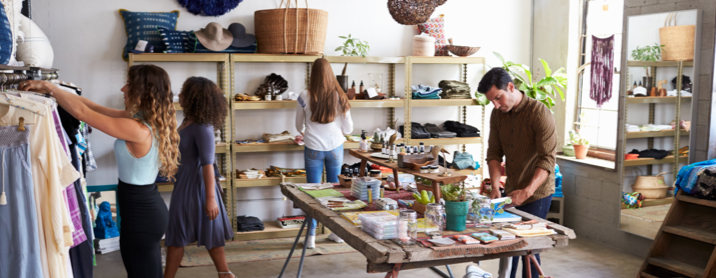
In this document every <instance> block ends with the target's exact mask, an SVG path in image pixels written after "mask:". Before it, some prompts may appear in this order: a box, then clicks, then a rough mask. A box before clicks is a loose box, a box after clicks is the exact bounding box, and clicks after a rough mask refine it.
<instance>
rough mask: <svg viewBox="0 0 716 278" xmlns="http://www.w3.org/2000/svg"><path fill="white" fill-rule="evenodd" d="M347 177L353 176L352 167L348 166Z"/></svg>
mask: <svg viewBox="0 0 716 278" xmlns="http://www.w3.org/2000/svg"><path fill="white" fill-rule="evenodd" d="M348 177H349V178H352V177H353V169H352V168H348Z"/></svg>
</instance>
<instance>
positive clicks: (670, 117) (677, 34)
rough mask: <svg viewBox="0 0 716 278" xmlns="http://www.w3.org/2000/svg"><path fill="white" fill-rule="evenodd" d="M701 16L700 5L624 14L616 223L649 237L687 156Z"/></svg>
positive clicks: (664, 211) (663, 213)
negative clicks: (673, 10)
mask: <svg viewBox="0 0 716 278" xmlns="http://www.w3.org/2000/svg"><path fill="white" fill-rule="evenodd" d="M700 22H701V13H700V11H699V10H687V11H678V13H659V14H648V15H639V16H630V17H629V18H628V20H627V22H626V23H627V33H626V34H625V39H626V49H624V51H622V62H623V63H626V64H625V66H624V67H623V72H622V73H623V74H624V78H625V80H626V81H625V82H623V83H621V84H622V85H621V88H620V94H621V96H624V95H626V98H625V100H624V101H623V102H622V103H620V105H623V106H622V108H623V109H621V110H620V115H619V116H620V118H623V119H624V123H625V127H624V128H623V129H619V130H624V134H622V136H621V137H620V138H622V140H623V141H622V146H624V154H625V156H624V157H618V158H617V159H619V160H621V161H622V166H623V169H621V173H622V196H621V198H620V199H625V200H623V201H621V202H620V204H621V207H620V213H621V215H620V228H621V229H622V230H623V231H626V232H629V233H632V234H636V235H639V236H642V237H646V238H650V239H653V238H654V237H656V234H657V232H658V231H659V228H660V227H661V224H662V223H663V221H664V218H665V217H666V214H667V212H668V211H669V208H670V207H671V203H672V201H673V196H674V188H673V184H674V179H675V177H676V173H678V169H680V168H681V167H682V166H684V165H686V164H687V163H688V162H689V156H688V148H689V143H690V140H689V139H690V134H691V133H690V131H691V128H690V123H691V117H692V112H693V109H695V107H694V105H692V103H695V102H696V101H695V100H697V99H698V97H697V92H696V89H697V86H693V85H694V84H696V85H698V76H699V72H698V59H699V57H698V54H699V49H700V43H699V42H700V36H699V34H700V27H701V26H700ZM662 45H663V47H660V46H662ZM659 54H660V55H659ZM659 56H661V57H660V58H659ZM695 64H696V66H694V65H695ZM679 72H682V78H681V80H678V79H677V76H678V73H679ZM678 82H680V83H681V85H682V86H681V87H682V88H681V89H682V90H681V91H680V92H679V90H677V84H676V83H678ZM635 84H636V85H635ZM692 99H694V101H692ZM679 126H680V127H681V129H675V127H679ZM635 192H636V193H635ZM639 195H641V197H642V198H639ZM637 202H638V203H637ZM639 206H640V207H641V208H638V207H639Z"/></svg>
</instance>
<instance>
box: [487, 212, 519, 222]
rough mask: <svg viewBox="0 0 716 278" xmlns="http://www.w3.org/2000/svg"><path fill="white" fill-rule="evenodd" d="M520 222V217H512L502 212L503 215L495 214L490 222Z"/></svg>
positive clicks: (512, 215)
mask: <svg viewBox="0 0 716 278" xmlns="http://www.w3.org/2000/svg"><path fill="white" fill-rule="evenodd" d="M520 221H522V217H521V216H518V215H514V214H512V213H509V212H506V211H505V212H503V213H495V217H494V218H493V219H492V222H520Z"/></svg>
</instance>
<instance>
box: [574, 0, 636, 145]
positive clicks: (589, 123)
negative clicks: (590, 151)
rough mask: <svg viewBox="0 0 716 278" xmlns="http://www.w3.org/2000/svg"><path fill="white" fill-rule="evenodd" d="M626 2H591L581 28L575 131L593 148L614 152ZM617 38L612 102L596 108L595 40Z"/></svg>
mask: <svg viewBox="0 0 716 278" xmlns="http://www.w3.org/2000/svg"><path fill="white" fill-rule="evenodd" d="M623 7H624V1H623V0H615V1H611V0H610V1H604V0H588V1H586V3H585V11H584V16H583V19H584V23H583V26H582V38H581V49H580V50H581V51H580V52H581V53H580V60H579V61H580V65H581V66H582V67H583V68H584V70H583V71H580V74H579V79H578V80H577V82H579V83H578V86H579V87H578V88H579V98H578V103H577V113H575V115H576V121H575V127H574V128H575V130H579V134H580V135H581V136H582V137H583V138H586V139H587V140H589V143H590V145H591V146H593V147H597V148H601V149H608V150H615V149H616V145H617V123H618V119H619V112H618V110H619V70H620V69H621V46H622V17H623V14H624V11H623ZM612 35H613V36H614V68H615V72H614V78H613V79H612V95H611V98H610V99H609V100H608V101H607V102H605V103H604V104H602V106H601V107H599V106H597V103H596V101H594V100H592V99H591V98H590V96H589V94H590V85H591V82H590V80H591V79H590V77H591V70H590V65H589V64H588V63H590V61H591V60H592V59H591V58H592V57H591V56H592V36H595V37H598V38H606V37H609V36H612Z"/></svg>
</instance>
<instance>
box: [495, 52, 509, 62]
mask: <svg viewBox="0 0 716 278" xmlns="http://www.w3.org/2000/svg"><path fill="white" fill-rule="evenodd" d="M492 53H493V54H495V56H496V57H497V59H500V62H502V63H503V64H507V63H505V58H502V55H500V53H497V52H495V51H492Z"/></svg>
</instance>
